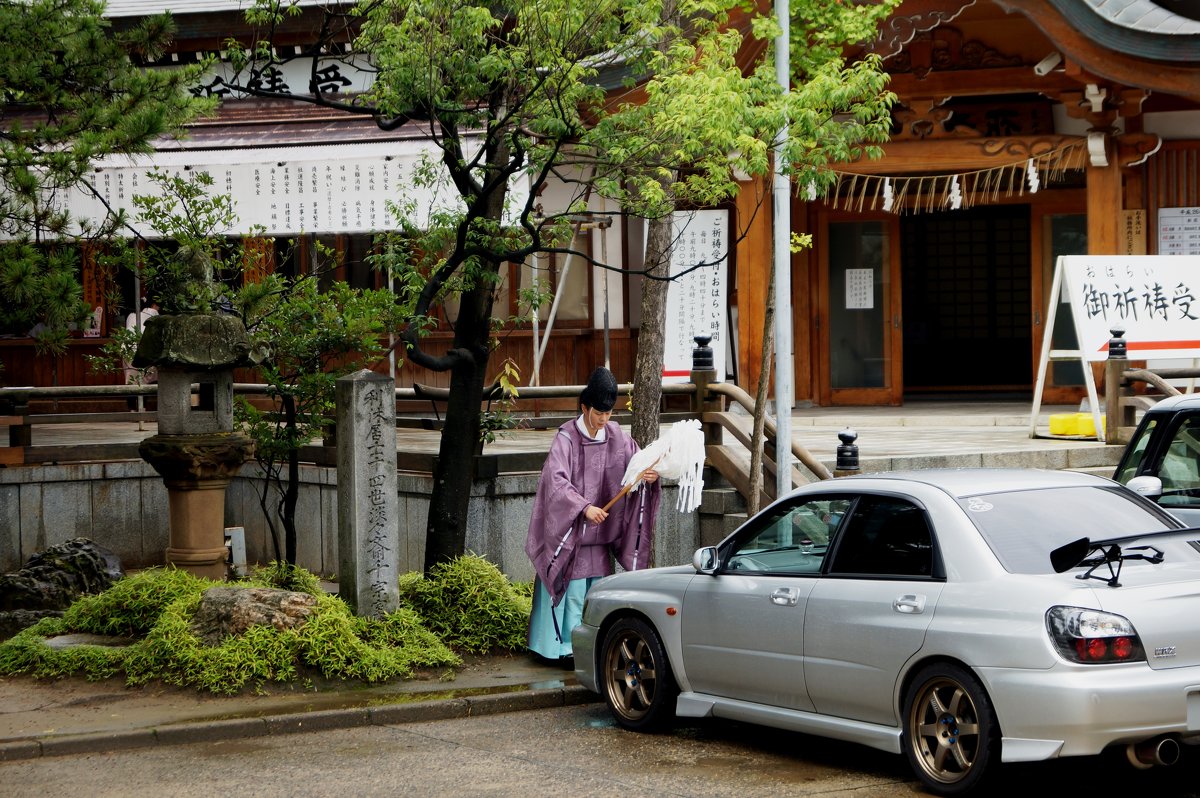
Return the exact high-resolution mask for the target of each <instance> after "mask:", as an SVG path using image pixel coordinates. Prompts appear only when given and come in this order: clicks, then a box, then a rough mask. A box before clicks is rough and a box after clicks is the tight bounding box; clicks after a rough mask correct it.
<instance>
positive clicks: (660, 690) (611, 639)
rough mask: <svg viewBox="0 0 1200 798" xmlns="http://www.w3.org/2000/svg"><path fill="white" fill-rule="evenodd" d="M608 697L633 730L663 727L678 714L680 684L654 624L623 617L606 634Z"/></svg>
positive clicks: (603, 668)
mask: <svg viewBox="0 0 1200 798" xmlns="http://www.w3.org/2000/svg"><path fill="white" fill-rule="evenodd" d="M600 684H601V685H602V688H601V689H602V690H603V691H604V700H605V702H606V703H607V704H608V708H609V710H610V711H611V712H612V715H613V717H614V718H615V719H616V721H617V723H618V724H619V725H620V726H622V727H623V728H626V729H630V730H632V731H642V732H650V731H662V730H664V729H666V728H668V727H670V725H671V722H672V721H673V720H674V718H675V698H676V697H677V696H678V695H679V687H678V685H676V684H675V677H674V675H673V674H672V673H671V663H670V662H668V661H667V652H666V650H665V649H664V648H663V644H662V640H660V639H659V637H658V634H657V633H656V632H655V631H654V629H653V627H651V626H650V624H648V623H646V622H645V621H643V620H641V619H639V618H623V619H621V620H619V621H617V622H616V623H615V624H613V626H612V628H610V629H609V630H608V633H607V634H606V635H605V636H604V646H603V648H602V649H601V656H600Z"/></svg>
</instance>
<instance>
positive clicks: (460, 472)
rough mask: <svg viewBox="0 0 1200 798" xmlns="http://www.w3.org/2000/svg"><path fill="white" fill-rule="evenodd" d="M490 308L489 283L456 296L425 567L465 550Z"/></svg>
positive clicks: (434, 469)
mask: <svg viewBox="0 0 1200 798" xmlns="http://www.w3.org/2000/svg"><path fill="white" fill-rule="evenodd" d="M491 313H492V293H491V289H490V285H486V284H485V285H483V286H482V287H480V286H477V287H475V288H473V289H472V290H470V291H468V292H466V293H463V294H462V295H461V300H460V303H459V314H458V322H457V323H456V325H455V328H454V347H455V349H456V350H458V351H459V353H460V355H461V357H460V358H459V360H458V362H457V363H456V365H455V366H454V367H453V368H451V370H450V398H449V399H448V400H447V403H446V424H445V426H444V427H443V428H442V440H441V445H440V447H439V449H438V459H437V461H436V462H435V463H434V465H433V492H432V495H431V496H430V497H429V519H428V521H427V523H426V529H425V570H426V571H428V570H429V569H430V568H432V567H433V566H434V565H437V564H438V563H440V562H446V561H448V560H452V559H454V558H455V557H460V556H462V555H463V554H464V553H466V544H467V510H468V508H469V507H470V503H471V484H472V482H473V481H474V476H475V468H474V462H475V451H476V446H477V444H478V443H479V434H480V426H481V412H480V404H481V401H482V398H483V386H484V381H485V380H486V378H487V366H488V354H489V349H488V340H489V336H490V335H491V330H490V325H489V321H490V318H491Z"/></svg>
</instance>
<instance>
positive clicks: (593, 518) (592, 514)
mask: <svg viewBox="0 0 1200 798" xmlns="http://www.w3.org/2000/svg"><path fill="white" fill-rule="evenodd" d="M583 517H584V518H586V519H587V520H588V522H589V523H592V524H599V523H602V522H603V521H604V519H606V518H608V513H607V512H606V511H605V509H604V508H603V507H597V506H596V505H594V504H589V505H588V506H587V507H584V508H583Z"/></svg>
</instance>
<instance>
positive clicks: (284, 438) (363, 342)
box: [104, 170, 410, 567]
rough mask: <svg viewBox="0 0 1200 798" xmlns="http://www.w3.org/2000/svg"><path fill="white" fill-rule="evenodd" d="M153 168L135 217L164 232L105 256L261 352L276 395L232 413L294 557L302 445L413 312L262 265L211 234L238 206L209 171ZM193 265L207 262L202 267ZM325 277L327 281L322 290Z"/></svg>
mask: <svg viewBox="0 0 1200 798" xmlns="http://www.w3.org/2000/svg"><path fill="white" fill-rule="evenodd" d="M150 177H151V180H152V182H153V183H154V184H156V185H157V186H158V187H159V189H160V190H159V192H158V193H156V194H152V195H138V196H135V197H134V200H133V202H134V205H135V207H136V208H137V209H138V212H137V219H138V221H139V222H141V223H144V224H146V225H148V226H149V227H151V228H152V229H153V230H154V231H155V232H156V233H157V234H158V236H160V237H161V238H156V239H155V240H150V241H145V242H143V243H142V245H141V246H140V247H135V246H134V245H133V243H132V242H131V241H128V240H125V241H117V242H114V243H113V244H112V254H111V255H110V256H109V257H110V259H111V260H112V261H114V262H116V263H119V264H121V265H123V266H124V267H125V268H130V269H140V273H141V274H142V276H143V278H144V279H145V281H146V283H147V285H148V286H150V290H151V291H152V292H153V294H154V296H155V297H156V298H157V299H158V301H159V303H160V305H161V307H162V312H163V313H164V314H177V313H204V312H231V313H237V314H238V315H240V317H241V319H242V321H243V322H244V324H245V325H246V330H247V332H248V333H249V334H250V337H251V340H252V342H254V344H255V346H256V348H257V349H258V350H259V351H260V352H261V353H263V355H264V359H263V361H262V362H261V363H260V364H259V366H258V369H259V374H260V375H261V376H262V379H263V381H264V382H265V383H266V385H267V396H268V398H269V399H270V400H272V401H271V405H270V407H268V408H266V409H263V408H259V407H256V406H255V405H253V404H251V403H250V402H247V401H241V402H239V403H238V417H239V420H240V421H241V422H242V424H243V426H244V429H245V430H246V432H247V433H248V434H249V435H250V437H251V438H253V440H254V443H255V452H254V458H255V460H256V462H257V464H258V465H259V467H260V468H261V469H262V475H263V480H262V482H261V485H262V487H261V490H260V492H259V501H260V505H261V507H262V510H263V515H264V517H265V519H266V523H267V525H268V528H269V529H270V531H271V538H272V543H273V545H274V548H275V558H276V561H277V562H279V563H281V564H283V565H285V566H289V567H290V566H295V564H296V540H297V534H296V503H297V499H298V496H299V487H300V482H299V476H300V449H301V447H303V446H304V445H306V444H308V443H310V442H311V441H313V440H314V439H319V438H320V437H321V435H322V431H323V429H324V428H325V427H326V426H327V425H329V424H330V423H331V420H332V416H333V411H334V388H335V382H336V380H337V379H338V377H341V376H344V375H346V374H349V373H351V372H354V371H357V370H359V369H362V368H367V367H370V366H372V365H374V364H375V363H377V362H378V361H379V360H380V359H381V358H382V357H384V356H385V355H386V351H387V350H386V346H385V342H386V341H387V338H388V336H389V334H391V333H394V332H395V330H396V325H397V320H398V319H400V318H408V317H409V315H410V314H406V313H402V312H401V310H402V308H401V306H400V305H399V304H398V302H397V295H396V294H394V293H392V292H391V291H389V290H386V289H382V290H362V289H354V288H351V287H350V286H348V285H346V284H345V283H341V282H336V281H330V280H328V279H325V280H323V279H322V278H323V277H324V278H327V277H328V275H325V274H323V273H322V271H321V270H320V269H317V270H314V271H312V272H311V273H308V274H304V275H300V276H298V277H286V276H284V275H280V274H274V273H269V270H268V269H264V268H262V266H263V265H264V264H261V263H259V262H257V261H256V257H259V253H258V251H257V250H252V249H247V248H246V247H245V246H243V244H241V243H239V242H234V241H229V240H226V239H223V238H221V237H219V236H218V235H217V234H216V231H221V230H228V229H230V228H231V227H233V225H234V222H235V220H236V209H235V208H234V206H233V203H232V200H231V199H230V198H229V197H228V196H226V195H223V194H215V193H213V180H212V178H211V177H210V176H209V175H208V173H207V172H197V173H192V174H190V175H189V176H187V177H183V176H179V175H170V174H167V173H165V172H161V171H157V170H156V171H152V172H151V173H150ZM181 253H183V256H181ZM326 254H328V253H326ZM197 263H205V264H208V267H207V268H205V269H203V270H198V269H197V268H196V265H195V264H197ZM248 273H249V274H252V275H253V277H252V278H251V279H247V274H248ZM322 282H328V283H330V287H329V288H328V289H326V290H321V289H320V287H319V286H320V285H321V283H322ZM401 296H403V294H401ZM136 335H137V334H136V333H135V332H134V331H132V330H122V331H119V332H118V333H116V334H115V335H114V340H113V341H112V343H110V344H108V345H107V346H106V351H105V353H104V356H105V359H106V361H107V364H108V366H109V367H110V368H111V367H114V366H115V364H116V363H117V362H118V361H119V360H120V359H122V358H123V357H126V358H127V357H128V352H129V351H131V349H133V348H135V347H136ZM280 527H282V529H280ZM281 532H282V534H281Z"/></svg>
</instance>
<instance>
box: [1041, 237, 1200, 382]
mask: <svg viewBox="0 0 1200 798" xmlns="http://www.w3.org/2000/svg"><path fill="white" fill-rule="evenodd" d="M1059 269H1061V270H1062V276H1063V288H1062V291H1063V294H1064V298H1065V299H1066V300H1067V301H1068V302H1070V304H1071V308H1072V313H1073V315H1074V318H1075V330H1076V333H1077V334H1078V336H1079V349H1080V355H1081V357H1082V358H1083V359H1084V360H1086V361H1097V360H1106V359H1108V341H1109V339H1110V338H1112V330H1113V329H1114V328H1116V327H1120V328H1122V329H1124V330H1125V336H1124V337H1125V340H1126V342H1127V347H1128V351H1129V358H1130V359H1131V360H1145V359H1148V358H1171V357H1186V358H1194V357H1200V257H1190V258H1188V257H1184V258H1180V257H1165V256H1161V255H1160V256H1157V257H1149V256H1143V257H1126V256H1120V255H1115V256H1105V257H1100V256H1090V255H1077V256H1071V257H1063V258H1059ZM1047 329H1049V328H1047Z"/></svg>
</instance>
